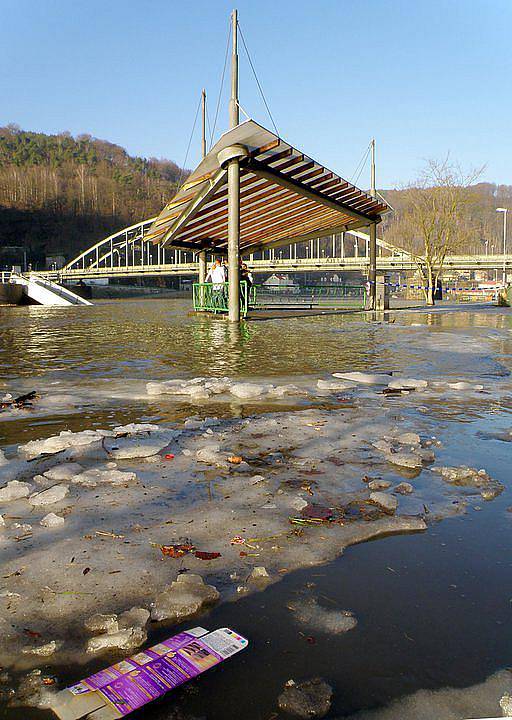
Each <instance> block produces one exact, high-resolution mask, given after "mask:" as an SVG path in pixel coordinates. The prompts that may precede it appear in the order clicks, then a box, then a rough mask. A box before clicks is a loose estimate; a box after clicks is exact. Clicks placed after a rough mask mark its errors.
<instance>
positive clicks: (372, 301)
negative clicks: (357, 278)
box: [367, 223, 377, 310]
mask: <svg viewBox="0 0 512 720" xmlns="http://www.w3.org/2000/svg"><path fill="white" fill-rule="evenodd" d="M369 250H370V258H369V263H368V282H369V284H370V287H369V292H368V306H367V309H368V310H376V309H377V223H372V224H371V225H370V241H369Z"/></svg>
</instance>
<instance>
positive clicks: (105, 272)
mask: <svg viewBox="0 0 512 720" xmlns="http://www.w3.org/2000/svg"><path fill="white" fill-rule="evenodd" d="M154 219H155V218H149V219H148V220H143V221H142V222H140V223H136V224H135V225H131V226H130V227H127V228H124V229H123V230H121V231H119V232H117V233H114V234H113V235H109V237H107V238H105V239H104V240H101V241H100V242H98V243H96V245H93V246H92V247H90V248H88V249H87V250H85V251H84V252H83V253H81V254H80V255H78V257H76V258H75V259H74V260H72V261H71V262H70V263H68V264H67V265H66V266H65V267H64V268H62V269H61V270H58V271H49V272H46V273H45V275H46V276H47V277H50V278H53V279H58V280H66V279H69V280H79V279H87V278H88V277H89V278H99V277H123V276H126V277H129V276H132V277H133V276H142V275H169V274H180V273H181V274H188V275H193V274H195V273H197V271H198V265H197V260H198V258H197V253H195V252H193V251H191V250H179V249H177V248H162V246H161V245H154V244H153V243H152V242H151V241H150V240H146V239H145V235H146V234H147V232H148V230H149V228H150V227H151V225H152V223H153V221H154ZM369 239H370V238H369V235H367V234H366V233H363V232H361V231H359V230H352V231H347V232H345V233H339V234H336V235H330V236H328V237H322V238H317V239H314V240H309V241H306V242H301V243H297V244H292V245H287V246H284V247H280V248H271V249H269V250H265V251H260V252H257V253H253V254H251V255H249V256H244V257H245V259H246V261H247V263H248V264H249V266H250V267H251V269H253V270H254V271H256V272H258V271H260V272H293V271H304V272H307V271H316V270H324V271H329V270H334V271H335V270H363V271H364V270H366V268H367V267H368V263H369V257H368V255H369ZM377 247H378V259H377V267H378V268H379V269H380V270H382V271H395V270H396V271H399V270H404V271H408V270H415V269H417V259H415V258H414V256H413V255H412V254H411V253H409V252H407V251H406V250H403V249H402V248H396V247H394V246H393V245H391V244H390V243H387V242H385V241H384V240H381V239H380V238H378V239H377ZM215 254H217V253H211V254H210V253H208V254H207V259H208V261H210V260H212V259H213V257H214V256H215ZM504 260H505V265H506V267H507V268H508V269H509V270H510V269H511V268H512V255H509V256H506V257H505V258H504V257H503V256H502V255H496V256H491V255H472V256H469V255H460V256H447V257H446V259H445V263H444V264H445V268H447V269H450V268H452V269H494V268H497V269H500V268H503V267H504Z"/></svg>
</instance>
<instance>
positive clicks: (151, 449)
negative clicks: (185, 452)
mask: <svg viewBox="0 0 512 720" xmlns="http://www.w3.org/2000/svg"><path fill="white" fill-rule="evenodd" d="M175 435H176V432H173V431H168V432H167V433H161V432H160V433H158V434H155V435H154V436H152V435H148V436H146V437H144V436H139V435H136V436H133V435H132V436H130V437H116V438H107V439H106V440H105V442H104V445H103V447H104V448H105V450H106V452H108V454H109V455H110V456H111V457H113V458H115V459H116V460H128V459H131V458H144V457H151V456H152V455H157V454H158V453H159V452H160V450H163V449H164V448H165V447H167V445H168V444H169V442H170V441H171V439H172V438H173V437H174V436H175Z"/></svg>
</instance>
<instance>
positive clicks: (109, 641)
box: [86, 627, 148, 653]
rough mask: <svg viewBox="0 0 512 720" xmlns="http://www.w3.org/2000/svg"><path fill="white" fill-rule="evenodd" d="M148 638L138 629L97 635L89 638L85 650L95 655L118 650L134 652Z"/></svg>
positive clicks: (144, 632)
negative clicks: (103, 651) (104, 651)
mask: <svg viewBox="0 0 512 720" xmlns="http://www.w3.org/2000/svg"><path fill="white" fill-rule="evenodd" d="M147 638H148V635H147V633H146V631H145V630H144V629H143V628H140V627H132V628H126V629H125V630H119V631H118V632H116V633H111V634H106V635H98V636H96V637H92V638H89V640H88V641H87V646H86V650H87V652H88V653H97V652H101V651H102V650H110V649H111V648H118V649H119V650H135V649H136V648H138V647H140V646H141V645H143V644H144V643H145V642H146V640H147Z"/></svg>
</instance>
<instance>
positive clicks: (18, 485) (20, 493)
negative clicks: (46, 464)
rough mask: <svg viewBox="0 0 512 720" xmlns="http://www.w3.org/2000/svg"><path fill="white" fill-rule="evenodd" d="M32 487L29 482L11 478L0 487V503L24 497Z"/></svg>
mask: <svg viewBox="0 0 512 720" xmlns="http://www.w3.org/2000/svg"><path fill="white" fill-rule="evenodd" d="M33 489H34V487H33V485H30V483H26V482H21V481H19V480H11V482H8V483H7V485H4V487H3V488H0V503H5V502H11V501H12V500H19V499H20V498H26V497H28V496H29V495H30V493H31V492H32V490H33Z"/></svg>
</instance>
